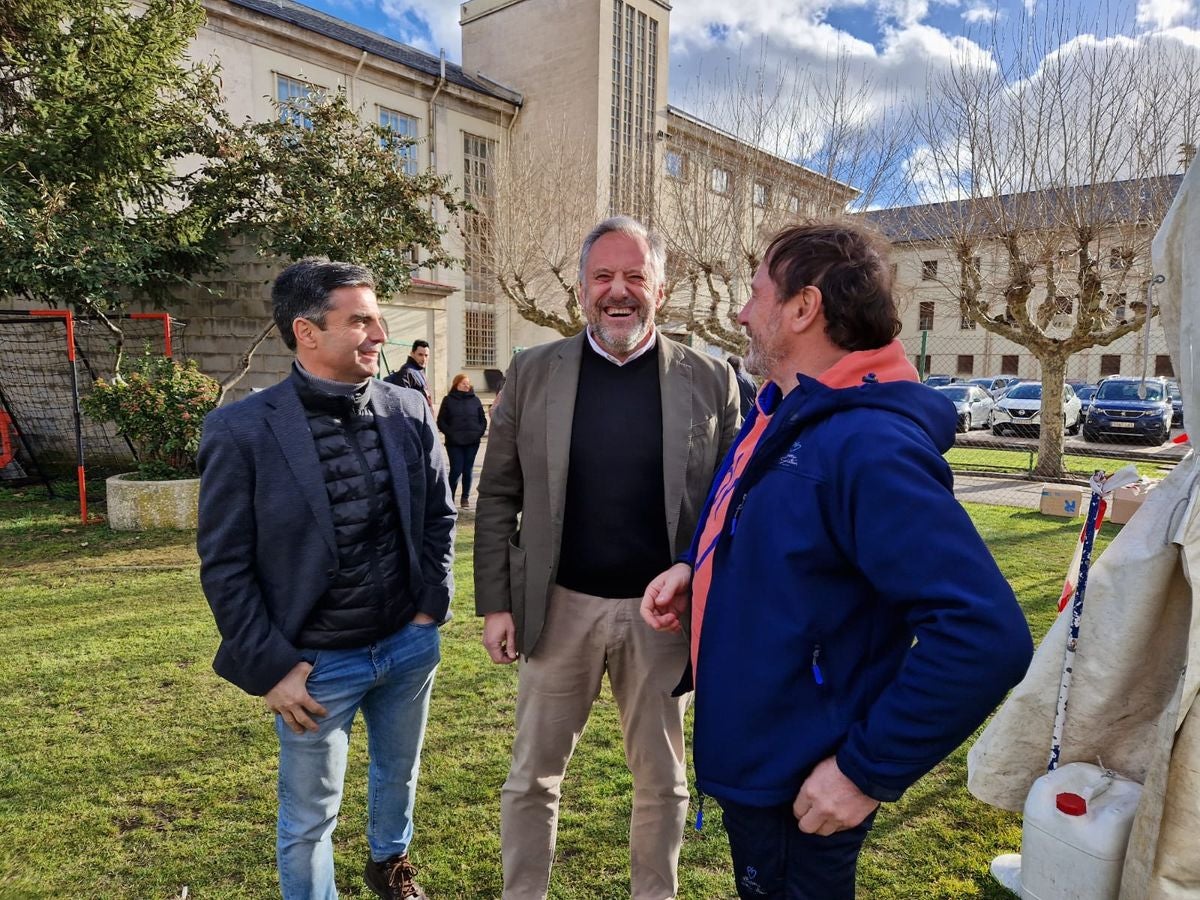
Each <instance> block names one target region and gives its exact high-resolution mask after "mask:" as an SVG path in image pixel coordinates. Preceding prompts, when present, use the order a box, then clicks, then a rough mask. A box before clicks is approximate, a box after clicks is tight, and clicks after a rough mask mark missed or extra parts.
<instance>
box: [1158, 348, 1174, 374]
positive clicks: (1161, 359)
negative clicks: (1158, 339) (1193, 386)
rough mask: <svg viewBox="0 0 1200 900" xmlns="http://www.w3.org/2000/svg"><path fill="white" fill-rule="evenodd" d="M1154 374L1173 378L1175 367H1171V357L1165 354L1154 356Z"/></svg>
mask: <svg viewBox="0 0 1200 900" xmlns="http://www.w3.org/2000/svg"><path fill="white" fill-rule="evenodd" d="M1154 374H1155V375H1164V376H1166V377H1167V378H1174V377H1175V367H1174V366H1173V365H1171V357H1170V356H1169V355H1168V354H1166V353H1157V354H1155V356H1154Z"/></svg>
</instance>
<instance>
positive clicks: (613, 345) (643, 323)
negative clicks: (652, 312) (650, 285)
mask: <svg viewBox="0 0 1200 900" xmlns="http://www.w3.org/2000/svg"><path fill="white" fill-rule="evenodd" d="M603 315H604V314H603V313H602V312H601V313H600V314H599V315H598V316H597V321H596V322H594V323H592V335H593V336H594V337H595V338H596V342H597V343H599V344H600V345H601V346H602V347H604V348H605V349H607V350H608V351H610V352H612V353H629V352H631V351H632V350H633V349H634V348H635V347H637V345H638V344H640V343H641V342H642V341H643V340H645V339H646V335H647V334H649V333H650V316H649V315H648V314H647V313H646V311H645V310H644V309H642V308H641V307H637V308H634V310H633V316H634V318H636V319H637V323H636V325H635V327H634V328H633V329H632V330H631V331H627V330H624V329H622V330H621V331H619V332H614V331H613V330H612V329H609V328H608V326H607V325H606V324H605V323H604V321H603Z"/></svg>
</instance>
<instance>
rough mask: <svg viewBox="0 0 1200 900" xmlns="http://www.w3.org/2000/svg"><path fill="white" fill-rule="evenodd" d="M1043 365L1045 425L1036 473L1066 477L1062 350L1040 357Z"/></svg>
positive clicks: (1048, 476) (1044, 476)
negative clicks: (1064, 462)
mask: <svg viewBox="0 0 1200 900" xmlns="http://www.w3.org/2000/svg"><path fill="white" fill-rule="evenodd" d="M1038 361H1039V362H1040V363H1041V365H1042V416H1041V418H1042V427H1041V439H1040V440H1039V442H1038V461H1037V466H1036V467H1034V470H1033V474H1034V475H1038V476H1040V477H1042V478H1049V479H1057V478H1062V477H1063V473H1064V470H1063V382H1064V380H1065V379H1066V375H1067V358H1066V355H1064V354H1061V353H1053V352H1051V353H1047V354H1044V355H1039V356H1038Z"/></svg>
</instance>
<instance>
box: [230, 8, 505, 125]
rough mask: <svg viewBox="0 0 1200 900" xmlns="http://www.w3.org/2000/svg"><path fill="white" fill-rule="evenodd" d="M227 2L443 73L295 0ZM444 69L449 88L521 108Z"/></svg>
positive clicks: (427, 58)
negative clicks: (473, 92)
mask: <svg viewBox="0 0 1200 900" xmlns="http://www.w3.org/2000/svg"><path fill="white" fill-rule="evenodd" d="M226 2H228V3H231V4H233V5H234V6H240V7H242V8H243V9H248V10H252V11H253V12H257V13H261V14H262V15H264V16H270V17H271V18H273V19H278V20H280V21H281V22H287V23H289V24H291V25H295V26H296V27H298V28H303V29H304V30H306V31H312V32H314V33H316V34H319V35H322V36H323V37H327V38H330V39H331V40H335V41H339V42H340V43H343V44H347V45H348V46H351V47H356V48H357V49H359V50H366V51H367V52H368V53H371V54H373V55H374V56H378V57H380V58H381V59H386V60H389V61H391V62H394V63H399V64H400V65H402V66H407V67H408V68H410V69H415V70H417V71H418V72H423V73H425V74H426V75H430V76H432V77H434V78H437V77H438V76H439V75H441V72H442V65H443V62H442V60H441V58H440V57H437V56H434V55H433V54H431V53H426V52H424V51H423V50H418V49H417V48H416V47H410V46H409V45H408V44H402V43H400V42H399V41H395V40H392V39H391V38H389V37H384V36H383V35H382V34H378V33H377V32H374V31H368V30H367V29H366V28H360V27H358V26H357V25H352V24H351V23H349V22H343V21H342V20H341V19H337V18H335V17H333V16H331V15H328V14H327V13H323V12H320V11H319V10H315V9H312V8H311V7H308V6H305V5H304V4H302V3H296V2H294V0H226ZM445 67H446V81H448V82H449V83H450V84H455V85H458V86H459V87H463V88H466V89H467V90H470V91H476V92H478V93H481V94H486V95H487V96H489V97H495V98H497V99H499V100H504V101H507V102H508V103H512V104H514V105H517V106H520V105H521V103H522V102H523V101H522V97H521V94H520V93H518V92H517V91H514V90H512V89H511V88H507V87H505V86H504V85H502V84H498V83H496V82H494V81H492V80H490V79H488V78H485V77H484V76H482V75H468V74H467V73H466V72H464V71H463V68H462V66H459V65H455V64H454V63H451V62H447V63H445Z"/></svg>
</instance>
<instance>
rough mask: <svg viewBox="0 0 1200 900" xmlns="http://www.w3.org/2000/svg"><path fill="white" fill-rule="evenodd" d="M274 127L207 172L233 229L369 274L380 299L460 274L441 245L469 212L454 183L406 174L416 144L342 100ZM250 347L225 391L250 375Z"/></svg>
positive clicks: (262, 250) (250, 128)
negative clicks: (425, 275)
mask: <svg viewBox="0 0 1200 900" xmlns="http://www.w3.org/2000/svg"><path fill="white" fill-rule="evenodd" d="M276 110H277V113H278V115H277V116H276V117H275V118H274V119H273V120H271V121H269V122H251V123H247V124H245V125H244V126H242V127H241V128H240V129H239V130H237V132H236V133H235V134H233V135H231V137H230V139H229V140H228V141H227V143H226V144H225V145H224V146H223V147H222V149H221V155H220V159H219V160H218V161H217V162H216V163H215V164H214V165H213V166H212V167H211V168H210V169H209V172H208V173H207V179H206V181H205V183H204V185H203V186H201V187H200V189H199V193H200V195H202V196H204V197H206V198H211V200H209V201H207V202H206V203H205V205H207V206H210V207H212V208H219V207H220V206H221V205H222V204H226V203H232V204H233V206H234V212H233V222H234V228H235V229H237V230H239V231H245V232H248V233H250V234H252V235H253V237H254V240H255V243H256V244H257V246H258V252H259V254H260V255H262V256H266V257H275V258H278V259H288V260H295V259H300V258H302V257H305V256H316V255H319V256H328V257H329V258H330V259H340V260H350V261H353V262H356V263H359V264H360V265H364V266H367V267H368V268H369V269H371V271H372V273H373V274H374V275H375V280H376V291H377V292H378V294H379V295H380V296H381V297H387V296H390V295H392V294H395V293H399V292H402V291H405V290H407V289H408V288H409V287H410V286H411V283H412V273H413V271H414V270H416V268H417V267H418V265H419V266H423V267H430V268H432V267H435V266H453V265H457V264H458V263H459V260H457V259H455V258H454V257H452V256H450V255H449V254H447V253H446V251H445V250H444V248H443V246H442V238H443V236H444V235H445V233H446V230H447V227H448V225H446V224H442V223H441V222H440V221H439V215H438V213H437V212H436V211H435V210H436V209H437V208H438V207H440V208H441V210H442V214H441V219H442V221H444V222H447V223H449V222H452V221H455V217H456V216H457V214H458V213H459V212H461V211H463V210H465V209H466V205H465V204H464V203H463V202H462V200H461V199H460V198H459V197H458V196H457V194H456V193H455V191H454V190H453V189H452V188H451V187H450V186H449V177H448V176H445V177H444V176H439V175H437V174H435V173H434V172H432V171H425V172H418V173H416V174H412V175H410V174H408V173H407V172H406V171H405V170H404V165H403V159H402V158H401V151H402V150H403V149H405V148H407V147H409V146H411V144H412V141H411V140H409V139H407V138H405V137H402V136H401V135H399V134H397V133H396V132H394V131H391V130H390V129H387V128H384V127H382V126H379V125H374V124H370V123H367V122H365V121H364V120H363V119H362V118H361V117H360V115H359V114H358V112H356V111H355V110H354V109H353V108H351V106H350V104H349V103H348V102H347V99H346V95H345V92H343V91H340V90H339V91H337V92H334V93H328V94H318V93H314V94H310V95H309V96H307V97H300V98H293V99H291V100H285V101H280V102H277V103H276ZM273 327H274V325H273V323H268V324H267V325H266V326H265V327H264V328H263V329H262V331H260V332H259V334H258V335H257V336H256V337H255V338H254V339H253V341H252V342H251V344H250V346H249V348H248V350H247V351H246V353H245V355H244V356H243V357H242V361H241V365H240V366H239V370H238V371H235V372H233V373H231V374H230V375H229V377H227V378H226V379H225V380H224V381H223V382H222V391H226V390H228V389H229V388H230V387H232V386H233V385H234V384H236V383H237V381H238V380H239V379H240V378H241V377H242V376H243V375H244V374H245V372H246V370H247V369H248V368H249V365H250V358H251V356H252V354H253V353H254V350H255V349H256V348H257V347H258V345H259V344H261V343H262V341H263V340H265V339H266V337H267V336H268V335H269V334H270V333H271V330H272V329H273Z"/></svg>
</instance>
